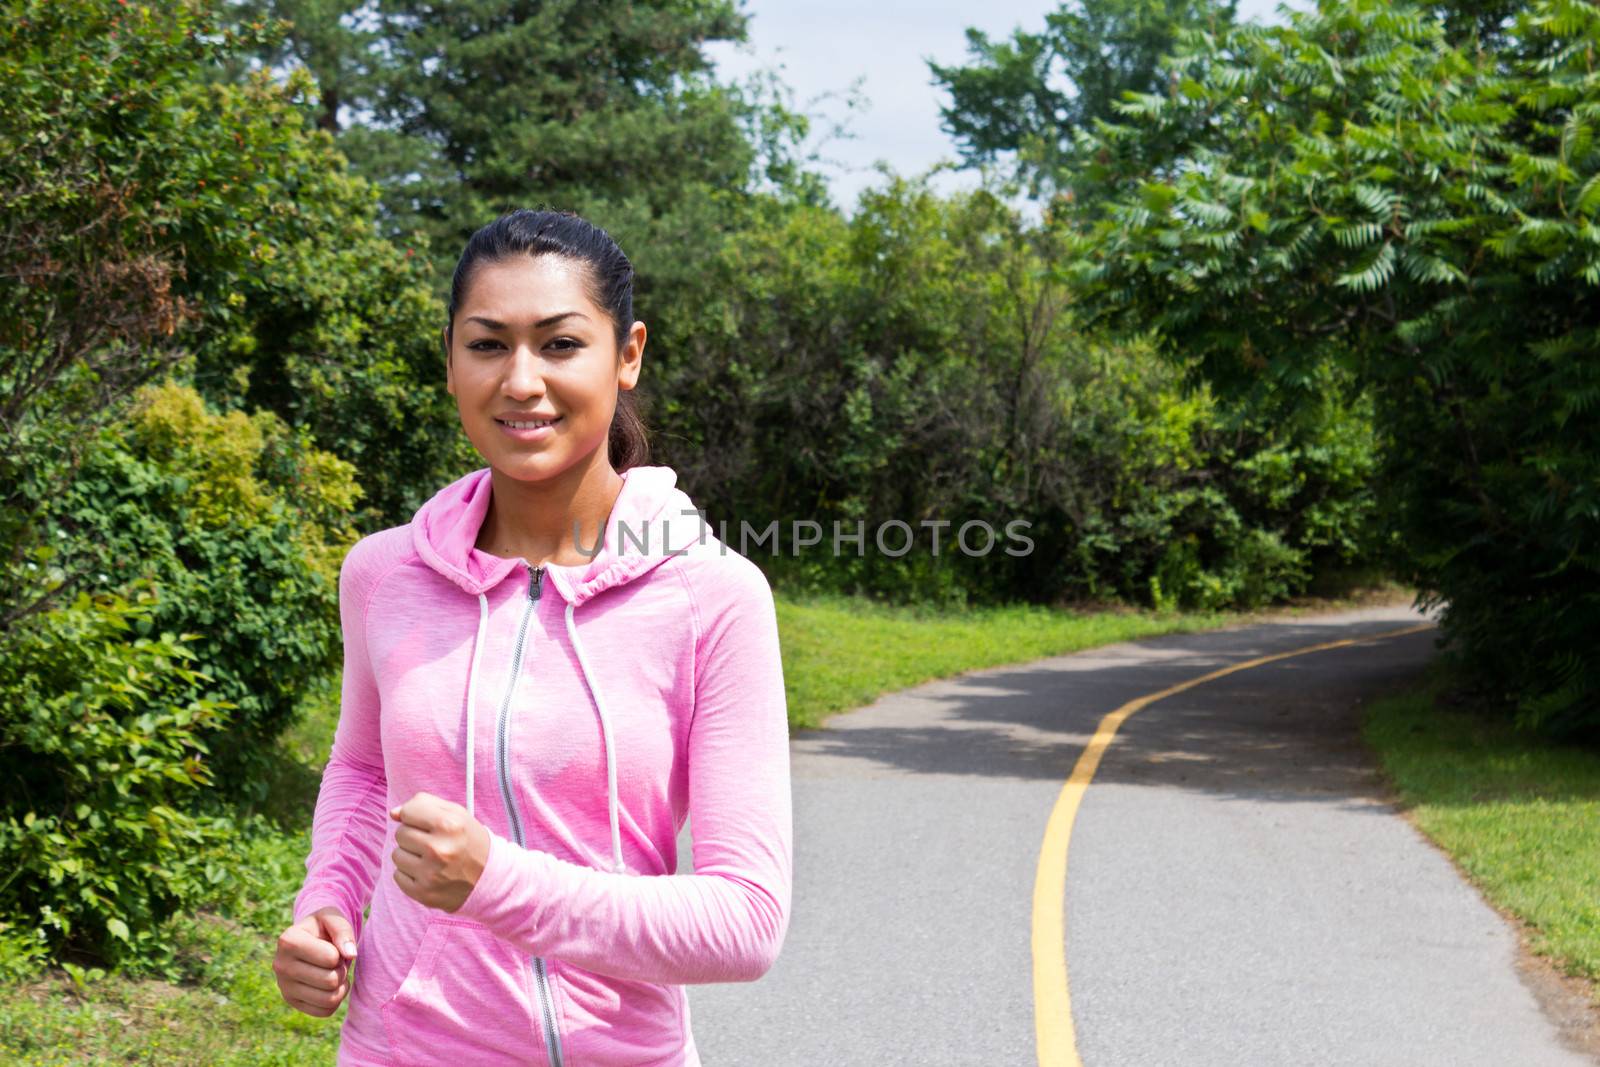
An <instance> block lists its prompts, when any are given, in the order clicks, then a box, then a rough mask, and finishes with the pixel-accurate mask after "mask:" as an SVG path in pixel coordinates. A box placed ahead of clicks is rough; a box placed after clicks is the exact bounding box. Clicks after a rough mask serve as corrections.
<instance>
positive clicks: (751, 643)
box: [273, 211, 792, 1067]
mask: <svg viewBox="0 0 1600 1067" xmlns="http://www.w3.org/2000/svg"><path fill="white" fill-rule="evenodd" d="M632 291H633V268H632V267H631V265H630V264H629V262H628V260H627V258H626V257H625V256H624V255H623V254H622V252H621V250H620V249H618V248H617V246H616V244H615V243H614V242H613V241H612V240H611V238H610V237H609V236H608V235H607V234H606V233H605V232H604V231H603V230H600V229H598V228H597V227H594V226H592V225H590V224H589V223H587V222H585V221H584V220H582V219H581V218H579V217H577V216H575V215H572V214H569V213H564V212H548V211H540V212H534V211H516V212H513V213H511V214H509V215H506V216H503V217H502V218H500V219H497V220H496V221H494V222H493V223H491V224H489V225H488V226H485V227H484V228H483V229H482V230H479V231H478V232H477V233H476V234H474V235H473V237H472V239H471V241H470V242H469V243H468V244H467V247H466V251H465V252H464V253H463V254H462V256H461V260H460V262H459V263H458V264H457V266H456V272H455V277H454V281H453V284H452V288H451V294H450V306H449V314H448V324H447V325H446V326H445V328H444V345H445V354H446V363H445V368H446V369H445V374H446V382H447V385H448V388H449V391H450V393H451V395H453V396H454V397H455V398H456V405H457V407H458V409H459V412H460V416H461V425H462V428H463V429H464V430H465V431H466V434H467V436H468V438H470V439H471V441H472V443H473V445H474V446H475V447H476V448H477V450H478V451H479V452H480V453H481V454H482V455H483V458H484V459H485V460H486V461H487V462H488V464H489V466H488V467H487V468H485V469H482V470H478V471H475V472H473V473H471V474H468V475H467V476H465V477H463V478H461V479H459V480H457V481H455V482H453V483H451V484H450V485H448V486H445V487H444V488H443V489H441V490H439V492H438V493H437V494H436V495H435V496H434V497H433V498H432V499H430V500H429V501H428V502H427V503H426V504H424V505H423V506H422V507H421V508H420V509H419V510H418V511H417V513H416V515H415V516H414V517H413V518H412V520H411V522H410V523H408V524H406V525H404V526H396V527H392V528H390V529H387V530H382V531H379V532H378V533H374V534H371V535H369V536H367V537H365V538H363V539H362V540H361V541H360V542H359V543H357V544H356V545H355V547H354V548H352V549H351V550H350V553H349V555H348V556H347V557H346V559H345V562H344V566H343V568H342V570H341V572H340V578H339V600H340V613H341V616H342V619H343V625H344V640H345V661H344V683H343V694H342V709H341V712H340V717H339V725H338V729H337V732H336V733H335V736H334V741H333V750H332V754H331V756H330V757H329V760H328V765H327V768H326V769H325V770H324V772H323V777H322V787H321V792H320V794H319V795H318V797H317V806H316V814H315V817H314V819H313V824H312V844H311V852H310V855H309V856H308V857H307V860H306V871H307V874H306V881H305V884H304V886H303V888H302V889H301V891H300V893H299V894H298V896H297V897H296V898H295V903H294V918H295V921H294V923H293V925H291V926H290V927H289V928H288V929H287V930H285V931H284V933H283V934H282V935H281V936H280V937H279V939H278V950H277V956H276V959H275V961H274V963H273V969H274V972H275V973H276V975H277V980H278V985H279V988H280V990H281V992H282V994H283V997H284V999H285V1000H286V1001H287V1002H288V1003H289V1004H291V1005H292V1006H294V1007H295V1008H297V1009H298V1010H300V1011H303V1012H305V1013H307V1014H309V1015H316V1016H327V1015H330V1014H332V1013H333V1011H334V1010H335V1009H336V1008H337V1007H338V1005H339V1004H340V1003H341V1002H342V1001H343V1000H344V999H345V996H346V994H347V993H349V994H350V998H349V999H350V1006H349V1010H348V1011H347V1012H346V1015H345V1020H344V1023H343V1026H342V1029H341V1034H340V1046H339V1057H338V1062H339V1063H341V1064H409V1063H417V1064H433V1063H445V1064H452V1065H456V1067H480V1065H489V1064H551V1065H557V1067H559V1065H562V1064H567V1065H571V1067H590V1065H601V1064H629V1065H634V1067H643V1065H657V1064H659V1065H663V1067H665V1065H667V1064H674V1065H676V1064H696V1063H698V1062H699V1058H698V1055H697V1054H696V1051H695V1045H694V1039H693V1036H692V1034H691V1032H690V1027H689V1007H688V1001H687V998H686V995H685V992H684V990H683V988H682V987H683V985H684V984H687V983H693V982H729V981H750V980H753V979H755V978H758V977H760V976H761V975H762V974H763V973H765V972H766V970H767V969H768V968H769V967H770V966H771V965H772V962H773V960H774V958H775V957H776V956H777V953H778V950H779V948H780V946H781V945H782V943H783V937H784V933H785V931H786V929H787V927H788V919H789V900H790V871H791V862H792V861H791V852H790V833H791V829H790V796H789V762H788V729H787V721H786V714H785V705H784V688H783V673H782V667H781V664H780V661H779V655H778V631H777V621H776V616H775V613H774V611H773V603H772V595H771V591H770V589H769V587H768V585H767V582H766V580H765V578H764V577H763V576H762V573H761V571H760V570H759V569H758V568H757V567H756V566H755V564H753V563H751V562H750V561H749V560H747V559H746V558H744V557H743V556H741V555H739V554H738V553H735V552H732V551H730V550H728V549H726V548H724V547H723V545H722V544H721V543H720V542H719V541H718V540H717V539H716V538H715V537H713V536H711V535H710V532H709V524H708V523H706V522H704V521H703V519H702V517H701V516H700V515H699V514H698V513H697V510H696V508H695V506H694V504H693V503H692V502H691V501H690V499H689V497H688V496H687V495H685V494H684V492H683V491H682V490H680V489H677V488H676V487H675V483H676V475H675V474H674V473H673V471H672V470H671V469H670V468H667V467H659V466H645V465H643V460H644V459H645V457H646V440H645V437H644V431H643V426H642V424H641V423H640V421H639V419H638V417H637V415H636V414H635V412H634V408H633V403H632V401H633V397H632V396H631V394H629V393H628V390H631V389H633V387H634V385H635V384H636V382H637V381H638V377H639V367H640V360H641V357H642V355H643V352H644V343H645V326H644V323H642V322H634V321H633V296H632ZM602 530H603V531H604V532H603V536H602ZM691 815H692V817H693V829H692V834H693V840H694V871H695V873H693V874H691V875H676V874H675V872H676V870H677V867H678V854H677V837H678V833H679V831H680V830H681V829H682V828H683V824H684V819H685V817H686V816H691ZM669 876H670V877H669ZM368 903H370V905H371V913H370V915H369V916H367V917H366V919H365V921H363V916H362V910H363V907H364V906H366V905H367V904H368ZM358 958H359V961H360V963H359V967H357V966H356V960H357V959H358ZM357 971H359V978H357V977H356V972H357Z"/></svg>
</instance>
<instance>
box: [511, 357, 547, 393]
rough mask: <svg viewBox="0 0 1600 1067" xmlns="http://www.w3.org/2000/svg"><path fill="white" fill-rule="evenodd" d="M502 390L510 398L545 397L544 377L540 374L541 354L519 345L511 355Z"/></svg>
mask: <svg viewBox="0 0 1600 1067" xmlns="http://www.w3.org/2000/svg"><path fill="white" fill-rule="evenodd" d="M502 389H503V390H504V392H505V393H506V395H508V396H513V397H517V398H519V399H520V398H525V397H532V396H543V395H544V375H543V374H542V373H541V372H540V367H539V354H538V353H537V352H535V351H534V350H533V349H531V348H529V347H528V346H527V345H517V346H516V350H515V351H513V352H512V353H511V362H510V364H509V366H507V368H506V378H505V382H504V383H503V385H502Z"/></svg>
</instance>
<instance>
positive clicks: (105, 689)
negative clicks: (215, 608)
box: [0, 591, 232, 967]
mask: <svg viewBox="0 0 1600 1067" xmlns="http://www.w3.org/2000/svg"><path fill="white" fill-rule="evenodd" d="M154 609H155V597H154V595H153V594H151V593H149V592H148V591H144V592H139V593H138V594H136V596H135V599H132V600H129V599H126V598H124V597H122V596H119V595H117V594H110V593H107V594H100V595H96V596H93V597H91V596H90V595H89V594H87V593H83V594H79V596H78V597H77V598H76V599H75V600H74V601H73V602H72V603H71V604H69V605H67V606H65V607H63V608H60V609H58V610H55V611H51V612H47V613H42V614H38V615H34V616H32V617H30V618H29V619H28V620H27V622H26V624H24V625H23V626H22V627H21V628H20V630H19V631H18V632H15V633H14V634H13V635H12V638H11V640H10V641H9V642H8V649H7V651H8V654H7V655H6V656H4V657H0V704H3V706H4V707H5V708H6V709H7V713H6V715H5V716H4V717H3V718H0V750H3V751H5V753H6V759H5V760H4V762H3V763H0V777H3V778H4V779H5V787H4V789H3V790H0V798H3V800H0V857H3V865H4V870H5V875H4V877H3V878H0V916H3V917H4V922H5V926H6V929H5V935H6V938H5V940H6V942H7V944H8V946H9V947H8V949H7V953H6V954H7V956H9V957H10V960H9V961H8V963H9V965H10V966H13V967H15V966H16V962H17V961H16V957H18V956H21V957H33V956H36V955H37V954H38V952H39V951H40V950H41V949H44V950H48V951H49V952H50V953H51V954H52V955H57V954H59V953H61V952H64V951H73V952H79V953H84V954H87V955H88V956H89V957H91V958H96V959H101V960H106V961H110V962H112V963H113V964H116V963H120V962H123V961H125V960H128V959H141V958H143V959H150V958H158V957H160V956H161V954H162V947H161V945H160V943H159V938H158V937H157V932H156V926H157V925H158V924H159V923H160V922H161V921H162V920H163V919H164V918H165V917H166V916H168V915H170V914H172V912H173V911H174V910H176V909H177V908H178V907H180V906H182V905H183V904H185V903H186V902H189V901H192V900H195V899H199V898H202V897H204V896H205V895H206V894H208V893H212V892H213V891H214V890H213V887H215V886H216V885H217V884H219V883H221V882H222V881H223V880H224V879H226V878H227V877H228V872H229V870H230V865H231V858H232V857H231V852H230V850H229V843H230V838H231V836H232V835H231V832H230V831H231V824H230V823H229V821H228V820H227V819H225V818H217V817H212V816H197V815H194V814H192V813H190V812H189V811H187V810H186V805H187V802H188V801H189V799H190V798H191V797H192V795H193V794H194V793H195V792H196V791H197V790H199V789H200V788H201V787H203V786H205V785H206V784H208V783H209V782H210V780H211V769H210V765H209V764H208V763H207V762H206V756H207V754H208V753H209V752H210V742H211V741H212V740H213V739H214V737H215V736H216V731H217V729H218V728H219V727H220V726H222V725H223V724H224V723H225V722H226V719H227V715H228V709H229V708H230V707H231V705H229V704H227V703H226V702H223V701H219V700H217V699H215V697H214V696H213V695H212V688H211V685H210V681H211V680H210V678H209V676H208V675H206V674H205V673H204V672H203V671H201V670H199V669H198V667H197V666H196V664H195V654H194V652H193V650H192V648H190V647H189V646H188V644H187V642H188V641H190V640H191V639H192V638H193V636H194V635H192V634H174V633H173V632H172V631H169V630H162V629H160V628H159V624H158V622H157V617H156V612H155V610H154ZM24 754H25V755H24Z"/></svg>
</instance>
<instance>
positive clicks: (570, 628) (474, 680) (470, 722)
mask: <svg viewBox="0 0 1600 1067" xmlns="http://www.w3.org/2000/svg"><path fill="white" fill-rule="evenodd" d="M572 608H573V605H572V604H571V603H569V604H567V637H568V639H569V640H571V642H572V650H573V651H574V652H575V653H577V656H578V667H579V669H580V670H582V671H583V680H584V683H585V684H586V685H588V687H589V695H590V697H592V698H593V700H594V708H595V711H596V712H597V713H598V714H599V716H600V742H601V744H602V745H603V746H604V747H605V750H606V796H607V805H608V810H609V814H610V818H611V862H612V866H613V869H614V870H616V871H617V872H619V873H621V872H623V871H626V870H627V867H626V865H625V864H624V863H623V860H622V828H621V821H620V817H619V815H618V806H617V761H616V748H615V746H614V745H613V743H612V740H611V716H610V715H608V714H607V713H606V705H605V698H604V697H603V696H601V695H600V687H599V686H598V685H596V684H595V680H594V674H593V673H592V672H591V671H590V670H589V662H588V660H586V659H585V658H584V655H583V644H582V642H580V641H579V640H578V627H577V624H576V623H575V622H574V621H573V618H572ZM488 629H489V598H488V596H487V595H485V594H483V593H479V594H478V637H477V640H476V641H474V642H473V645H472V665H471V666H470V667H468V668H467V754H466V760H467V814H468V815H473V816H474V817H476V812H475V810H474V808H473V788H474V779H475V777H476V776H475V774H474V773H473V772H474V769H475V768H476V766H477V763H478V760H477V751H478V750H477V722H478V664H479V663H481V662H482V659H483V646H484V640H485V637H486V636H487V633H488Z"/></svg>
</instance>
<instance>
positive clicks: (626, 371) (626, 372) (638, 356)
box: [617, 322, 648, 389]
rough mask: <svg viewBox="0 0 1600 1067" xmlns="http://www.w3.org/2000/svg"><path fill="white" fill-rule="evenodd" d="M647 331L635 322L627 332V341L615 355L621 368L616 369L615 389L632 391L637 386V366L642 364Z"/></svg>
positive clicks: (643, 326) (639, 323) (642, 324)
mask: <svg viewBox="0 0 1600 1067" xmlns="http://www.w3.org/2000/svg"><path fill="white" fill-rule="evenodd" d="M647 332H648V331H647V330H646V329H645V325H644V323H642V322H635V323H634V324H633V326H632V327H630V328H629V330H628V341H627V343H626V344H624V345H623V346H622V351H620V352H618V353H617V358H618V360H619V361H620V363H621V366H619V367H618V368H617V388H619V389H632V388H633V387H634V386H635V385H637V384H639V366H640V364H641V363H643V362H644V342H645V335H646V333H647Z"/></svg>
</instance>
